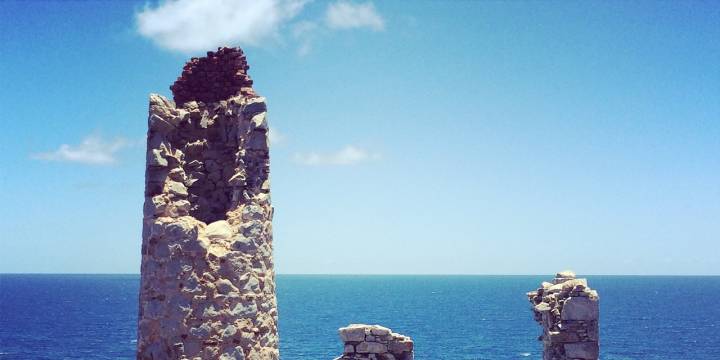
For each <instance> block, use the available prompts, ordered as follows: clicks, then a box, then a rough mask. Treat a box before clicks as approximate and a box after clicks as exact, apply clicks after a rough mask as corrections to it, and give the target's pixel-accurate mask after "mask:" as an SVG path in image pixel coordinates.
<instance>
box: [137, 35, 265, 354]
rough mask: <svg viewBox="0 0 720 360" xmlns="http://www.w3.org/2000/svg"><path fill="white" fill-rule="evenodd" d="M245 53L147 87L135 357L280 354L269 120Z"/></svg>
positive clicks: (198, 62)
mask: <svg viewBox="0 0 720 360" xmlns="http://www.w3.org/2000/svg"><path fill="white" fill-rule="evenodd" d="M247 69H248V66H247V63H246V61H245V56H244V55H243V52H242V50H240V49H238V48H220V49H218V51H217V52H208V54H207V57H203V58H193V59H191V61H190V62H188V63H187V64H186V65H185V67H184V69H183V73H182V75H181V76H180V77H179V78H178V80H177V81H176V82H175V84H174V85H173V86H172V87H171V89H172V90H173V95H174V100H175V101H174V102H173V101H170V100H168V99H166V98H164V97H162V96H160V95H155V94H152V95H150V111H149V117H148V133H147V168H146V172H145V206H144V218H143V235H142V238H143V241H142V265H141V273H142V278H141V287H140V309H139V320H138V341H137V358H138V359H252V360H276V359H278V358H279V355H278V336H277V305H276V300H275V279H274V271H273V259H272V224H271V220H272V216H273V208H272V207H271V205H270V186H269V156H268V125H267V121H266V116H265V115H266V106H265V99H264V98H262V97H259V96H257V95H256V94H255V92H254V91H253V89H252V80H250V78H249V77H248V76H247V73H246V71H247Z"/></svg>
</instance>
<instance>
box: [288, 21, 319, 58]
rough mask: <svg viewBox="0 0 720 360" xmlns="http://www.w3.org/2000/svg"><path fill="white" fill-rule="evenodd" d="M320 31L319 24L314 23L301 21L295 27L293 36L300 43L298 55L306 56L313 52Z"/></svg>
mask: <svg viewBox="0 0 720 360" xmlns="http://www.w3.org/2000/svg"><path fill="white" fill-rule="evenodd" d="M318 30H319V26H318V24H316V23H314V22H312V21H301V22H299V23H297V24H295V25H293V29H292V36H293V38H294V39H295V41H296V42H297V43H298V48H297V53H298V55H300V56H305V55H307V54H309V53H310V51H311V50H312V43H313V40H314V38H315V37H316V34H317V32H318Z"/></svg>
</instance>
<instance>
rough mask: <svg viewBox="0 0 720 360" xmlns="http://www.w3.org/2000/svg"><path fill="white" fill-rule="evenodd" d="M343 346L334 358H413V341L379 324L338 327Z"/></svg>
mask: <svg viewBox="0 0 720 360" xmlns="http://www.w3.org/2000/svg"><path fill="white" fill-rule="evenodd" d="M339 332H340V338H341V339H342V341H343V343H344V345H345V347H344V350H343V355H342V356H340V357H338V358H336V359H335V360H359V359H371V360H413V342H412V340H411V339H410V338H409V337H407V336H404V335H400V334H396V333H394V332H392V331H391V330H390V329H388V328H386V327H382V326H379V325H362V324H352V325H350V326H348V327H344V328H340V329H339Z"/></svg>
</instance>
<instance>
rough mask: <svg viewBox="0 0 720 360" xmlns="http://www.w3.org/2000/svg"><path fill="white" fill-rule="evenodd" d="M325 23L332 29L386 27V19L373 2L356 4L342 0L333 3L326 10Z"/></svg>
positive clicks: (373, 28) (378, 28)
mask: <svg viewBox="0 0 720 360" xmlns="http://www.w3.org/2000/svg"><path fill="white" fill-rule="evenodd" d="M325 23H326V24H327V26H328V27H330V28H332V29H355V28H368V29H371V30H375V31H381V30H383V29H384V28H385V20H383V18H382V16H380V14H379V13H378V12H377V10H375V5H373V3H372V2H366V3H363V4H355V3H352V2H349V1H345V0H341V1H338V2H335V3H332V4H330V5H328V8H327V11H326V12H325Z"/></svg>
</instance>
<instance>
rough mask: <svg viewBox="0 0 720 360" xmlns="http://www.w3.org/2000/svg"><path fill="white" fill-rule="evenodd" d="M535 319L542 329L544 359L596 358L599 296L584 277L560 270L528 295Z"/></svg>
mask: <svg viewBox="0 0 720 360" xmlns="http://www.w3.org/2000/svg"><path fill="white" fill-rule="evenodd" d="M527 295H528V299H529V300H530V304H531V305H532V309H533V313H534V315H535V321H537V322H538V323H539V324H540V326H542V328H543V334H542V335H541V336H540V338H539V340H540V341H542V342H543V345H544V348H543V360H577V359H583V360H595V359H598V357H599V350H600V347H599V344H600V339H599V332H598V319H599V316H598V315H599V306H598V305H599V298H598V294H597V291H595V290H592V289H590V288H589V287H588V285H587V280H586V279H576V278H575V273H573V272H572V271H561V272H559V273H557V275H555V279H553V281H552V283H549V282H543V283H542V285H541V287H540V288H538V289H537V290H536V291H531V292H529V293H528V294H527Z"/></svg>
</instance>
